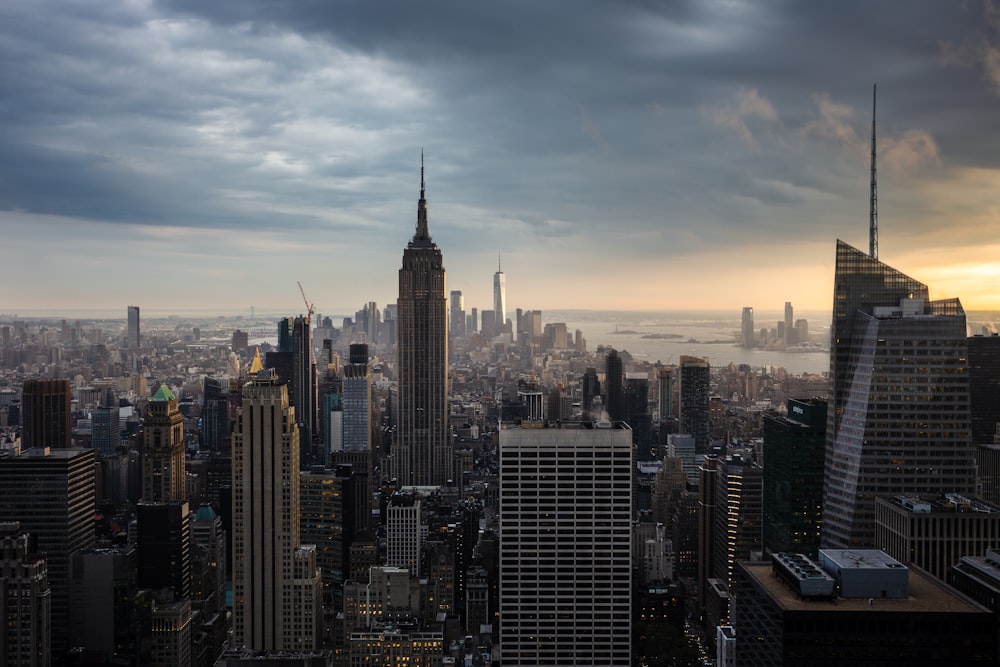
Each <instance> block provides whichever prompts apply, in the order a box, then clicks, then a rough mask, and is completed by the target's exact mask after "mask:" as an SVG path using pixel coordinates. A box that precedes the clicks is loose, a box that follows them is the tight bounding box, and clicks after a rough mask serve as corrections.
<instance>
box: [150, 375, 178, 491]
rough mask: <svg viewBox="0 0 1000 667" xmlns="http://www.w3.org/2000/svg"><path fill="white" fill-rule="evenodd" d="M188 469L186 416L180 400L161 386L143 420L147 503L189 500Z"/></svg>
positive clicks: (168, 389)
mask: <svg viewBox="0 0 1000 667" xmlns="http://www.w3.org/2000/svg"><path fill="white" fill-rule="evenodd" d="M186 475H187V473H186V470H185V467H184V415H183V414H181V411H180V409H179V408H178V407H177V397H176V396H174V394H173V392H171V391H170V388H169V387H167V385H165V384H161V385H160V388H159V389H157V390H156V393H155V394H153V397H152V398H151V399H149V404H148V408H147V412H146V416H145V418H144V419H143V448H142V499H143V500H145V501H146V502H150V503H155V502H170V501H181V500H185V499H186V498H187V492H186V490H185V478H186Z"/></svg>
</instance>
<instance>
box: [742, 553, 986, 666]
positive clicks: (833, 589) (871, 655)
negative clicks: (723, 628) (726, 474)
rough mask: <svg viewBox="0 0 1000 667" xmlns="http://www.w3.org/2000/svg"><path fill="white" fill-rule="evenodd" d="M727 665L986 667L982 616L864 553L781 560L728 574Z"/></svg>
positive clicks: (946, 591) (967, 603)
mask: <svg viewBox="0 0 1000 667" xmlns="http://www.w3.org/2000/svg"><path fill="white" fill-rule="evenodd" d="M735 587H736V595H735V597H734V608H733V614H732V620H733V623H732V625H733V627H734V628H735V629H736V636H735V643H736V664H738V665H775V666H777V665H783V666H784V667H807V666H808V667H815V666H816V665H942V666H944V665H948V666H949V667H952V666H956V665H989V664H994V660H995V659H996V652H997V648H996V621H995V620H994V618H993V615H992V614H991V613H990V612H989V611H988V610H987V609H986V608H984V607H982V606H980V605H978V604H976V603H975V602H973V601H972V600H970V599H968V598H966V597H964V596H963V595H961V594H960V593H958V592H956V591H954V590H952V589H951V588H949V587H947V586H946V585H944V584H943V583H941V582H939V581H937V580H936V579H934V578H933V577H930V576H928V575H926V574H924V573H922V572H920V571H918V570H908V569H907V568H906V567H905V566H904V565H902V564H901V563H899V562H898V561H896V560H895V559H893V558H890V557H889V556H886V554H885V553H883V552H880V551H873V550H871V551H870V550H860V549H859V550H850V551H843V550H821V551H820V560H819V562H816V561H813V560H811V559H809V558H807V557H806V556H803V555H801V554H780V555H777V556H775V557H774V558H773V560H772V562H747V561H740V562H738V563H737V565H736V584H735Z"/></svg>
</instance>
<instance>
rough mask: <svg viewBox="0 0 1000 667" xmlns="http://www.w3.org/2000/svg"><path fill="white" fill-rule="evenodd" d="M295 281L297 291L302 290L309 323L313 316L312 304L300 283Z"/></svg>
mask: <svg viewBox="0 0 1000 667" xmlns="http://www.w3.org/2000/svg"><path fill="white" fill-rule="evenodd" d="M295 282H296V284H298V286H299V291H300V292H302V300H303V301H305V303H306V310H307V311H308V317H309V323H310V324H311V323H312V318H313V305H312V304H311V303H309V299H308V298H307V297H306V291H305V290H304V289H302V283H300V282H299V281H297V280H296V281H295Z"/></svg>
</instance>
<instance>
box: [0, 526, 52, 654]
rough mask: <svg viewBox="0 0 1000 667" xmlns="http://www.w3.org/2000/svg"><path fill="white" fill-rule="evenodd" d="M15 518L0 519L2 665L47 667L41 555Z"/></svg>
mask: <svg viewBox="0 0 1000 667" xmlns="http://www.w3.org/2000/svg"><path fill="white" fill-rule="evenodd" d="M34 542H35V540H33V539H31V536H30V535H28V534H27V533H25V532H23V531H22V530H21V524H19V523H18V522H16V521H13V522H5V523H0V600H3V604H2V608H3V618H4V623H3V626H2V627H0V655H3V656H4V664H5V665H17V666H18V667H47V665H50V664H51V659H52V653H51V650H52V646H51V644H52V638H51V634H50V632H51V625H50V614H51V608H50V605H51V595H50V590H49V576H48V571H47V569H46V562H45V559H44V558H39V557H38V554H37V553H35V551H36V549H35V546H36V545H35V544H34Z"/></svg>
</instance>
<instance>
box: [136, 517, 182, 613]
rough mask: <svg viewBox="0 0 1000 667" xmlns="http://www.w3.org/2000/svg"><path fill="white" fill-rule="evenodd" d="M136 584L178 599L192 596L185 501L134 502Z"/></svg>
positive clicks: (163, 597) (163, 595)
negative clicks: (136, 561)
mask: <svg viewBox="0 0 1000 667" xmlns="http://www.w3.org/2000/svg"><path fill="white" fill-rule="evenodd" d="M136 536H137V539H136V557H137V560H138V575H139V587H140V588H148V589H150V590H153V591H157V592H158V593H162V592H164V591H165V590H166V589H169V591H170V592H169V594H167V593H163V594H162V595H161V598H162V599H166V598H167V597H169V598H170V599H171V600H174V601H177V600H182V599H186V598H189V597H190V596H191V513H190V511H189V510H188V503H187V501H186V500H182V501H170V502H166V501H164V502H152V503H149V502H145V501H143V502H140V503H139V504H138V505H136Z"/></svg>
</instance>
